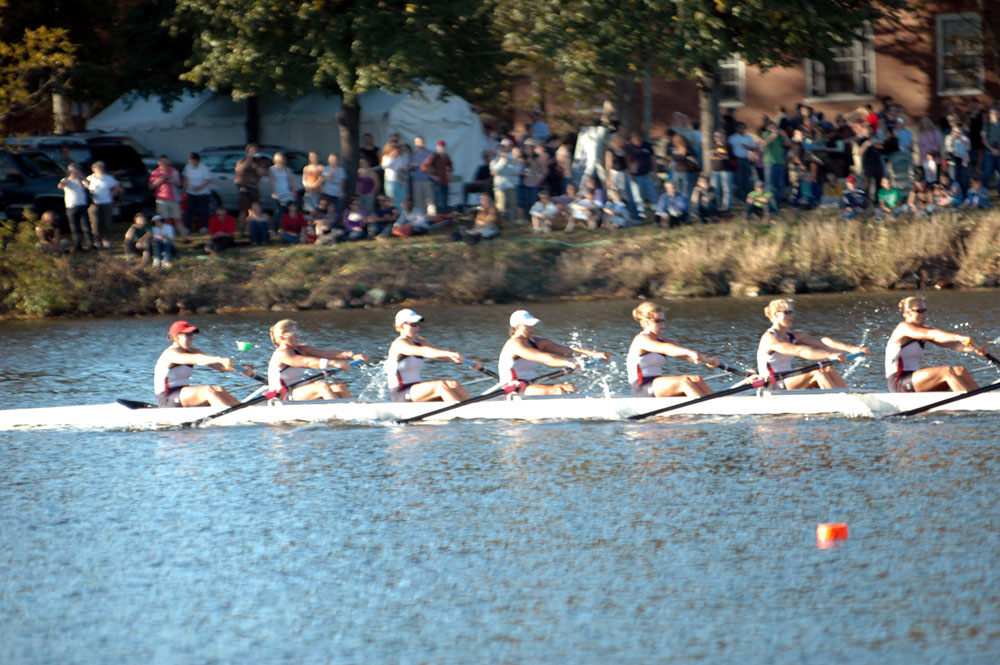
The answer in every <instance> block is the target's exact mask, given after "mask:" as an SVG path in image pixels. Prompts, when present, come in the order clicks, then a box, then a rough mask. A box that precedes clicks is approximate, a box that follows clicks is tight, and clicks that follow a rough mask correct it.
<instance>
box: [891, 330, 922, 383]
mask: <svg viewBox="0 0 1000 665" xmlns="http://www.w3.org/2000/svg"><path fill="white" fill-rule="evenodd" d="M923 357H924V340H922V339H911V340H910V341H909V342H907V343H906V344H897V343H895V342H889V343H887V344H886V345H885V376H886V378H889V377H891V376H895V375H896V374H900V373H902V372H915V371H917V370H918V369H920V361H921V360H922V359H923Z"/></svg>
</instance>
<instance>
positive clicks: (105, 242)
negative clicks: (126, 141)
mask: <svg viewBox="0 0 1000 665" xmlns="http://www.w3.org/2000/svg"><path fill="white" fill-rule="evenodd" d="M90 168H91V174H90V175H89V176H87V178H86V179H85V180H84V181H83V183H84V186H85V187H86V188H87V191H89V192H90V201H91V206H90V231H91V233H92V234H93V237H94V248H95V249H96V248H97V247H103V248H104V249H111V236H110V233H111V213H112V212H113V211H114V207H115V198H114V197H115V196H116V195H117V194H118V193H119V192H121V189H122V187H121V185H120V184H119V183H118V180H116V179H115V177H114V176H113V175H111V174H110V173H107V172H106V171H105V166H104V162H102V161H96V162H94V163H93V164H92V165H91V167H90Z"/></svg>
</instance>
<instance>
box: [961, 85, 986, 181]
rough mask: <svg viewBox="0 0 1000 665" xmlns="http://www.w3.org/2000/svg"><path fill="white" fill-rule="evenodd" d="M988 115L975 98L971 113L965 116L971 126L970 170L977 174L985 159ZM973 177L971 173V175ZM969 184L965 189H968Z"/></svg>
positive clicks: (972, 102)
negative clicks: (984, 128) (985, 133)
mask: <svg viewBox="0 0 1000 665" xmlns="http://www.w3.org/2000/svg"><path fill="white" fill-rule="evenodd" d="M985 120H986V113H984V112H983V107H982V106H981V105H980V104H979V100H978V99H977V98H975V97H973V98H972V101H970V102H969V113H968V115H966V116H965V121H966V122H967V123H968V124H969V169H970V171H973V172H977V171H978V169H979V165H980V162H981V160H982V158H983V125H984V124H985ZM970 175H971V173H970ZM968 188H969V187H968V182H966V184H965V189H968Z"/></svg>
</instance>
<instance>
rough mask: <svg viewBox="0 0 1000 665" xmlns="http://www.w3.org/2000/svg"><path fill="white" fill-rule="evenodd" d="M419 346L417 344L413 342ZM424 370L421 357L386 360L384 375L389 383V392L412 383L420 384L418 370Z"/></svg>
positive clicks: (401, 356) (404, 356)
mask: <svg viewBox="0 0 1000 665" xmlns="http://www.w3.org/2000/svg"><path fill="white" fill-rule="evenodd" d="M413 344H414V345H416V346H420V343H419V342H413ZM423 368H424V359H423V357H422V356H406V355H400V356H397V357H396V358H386V360H385V374H386V379H387V380H388V383H389V390H399V389H401V388H405V387H408V386H412V385H413V384H414V383H420V370H422V369H423Z"/></svg>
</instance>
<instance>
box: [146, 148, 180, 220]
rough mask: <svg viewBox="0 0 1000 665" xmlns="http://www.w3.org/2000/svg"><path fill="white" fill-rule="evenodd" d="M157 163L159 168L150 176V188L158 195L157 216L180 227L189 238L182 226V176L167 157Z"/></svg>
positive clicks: (163, 156)
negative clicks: (180, 201)
mask: <svg viewBox="0 0 1000 665" xmlns="http://www.w3.org/2000/svg"><path fill="white" fill-rule="evenodd" d="M156 163H157V164H158V166H157V167H156V168H155V169H153V172H152V173H150V174H149V188H150V189H151V190H153V192H154V193H155V195H156V214H157V215H160V216H161V217H163V218H165V219H167V220H168V221H169V222H170V223H171V224H177V225H178V226H180V227H181V232H182V234H183V235H184V237H185V238H187V235H188V229H186V228H184V226H183V225H182V224H181V206H180V203H178V201H179V200H180V186H181V174H180V172H179V171H178V170H177V169H175V168H174V166H173V164H171V163H170V159H169V158H168V157H167V156H166V155H160V157H159V159H157V160H156Z"/></svg>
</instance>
